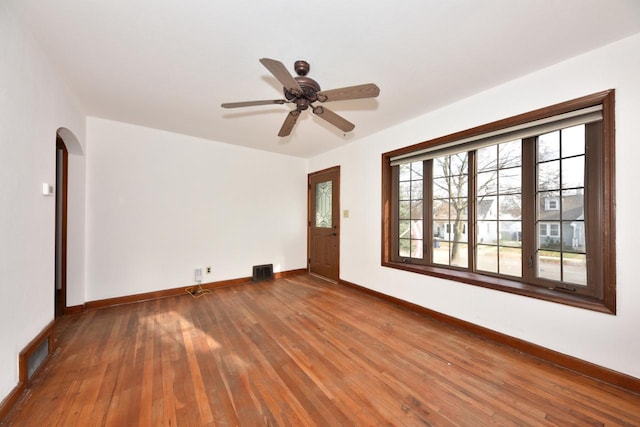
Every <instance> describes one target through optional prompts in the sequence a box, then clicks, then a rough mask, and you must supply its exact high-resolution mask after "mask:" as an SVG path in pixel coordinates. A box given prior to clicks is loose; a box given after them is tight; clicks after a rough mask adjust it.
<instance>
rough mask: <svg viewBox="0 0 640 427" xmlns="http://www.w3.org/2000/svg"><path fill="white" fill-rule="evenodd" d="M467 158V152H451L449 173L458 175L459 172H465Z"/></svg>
mask: <svg viewBox="0 0 640 427" xmlns="http://www.w3.org/2000/svg"><path fill="white" fill-rule="evenodd" d="M468 159H469V154H467V153H466V152H464V153H458V154H453V155H452V156H451V160H450V162H451V164H450V170H451V175H459V174H463V173H466V171H467V162H468Z"/></svg>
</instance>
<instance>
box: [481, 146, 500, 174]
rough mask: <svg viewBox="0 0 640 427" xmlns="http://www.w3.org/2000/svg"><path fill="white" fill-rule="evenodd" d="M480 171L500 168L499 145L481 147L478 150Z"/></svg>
mask: <svg viewBox="0 0 640 427" xmlns="http://www.w3.org/2000/svg"><path fill="white" fill-rule="evenodd" d="M476 153H477V156H476V159H477V163H478V172H482V171H489V170H496V169H497V168H498V147H497V146H495V145H492V146H490V147H484V148H480V149H479V150H478V151H477V152H476Z"/></svg>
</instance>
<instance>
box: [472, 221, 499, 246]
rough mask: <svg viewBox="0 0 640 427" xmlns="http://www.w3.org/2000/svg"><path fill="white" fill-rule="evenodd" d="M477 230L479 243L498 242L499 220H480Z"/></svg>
mask: <svg viewBox="0 0 640 427" xmlns="http://www.w3.org/2000/svg"><path fill="white" fill-rule="evenodd" d="M476 232H477V233H478V237H477V238H478V243H490V244H496V243H498V222H497V221H478V223H477V227H476Z"/></svg>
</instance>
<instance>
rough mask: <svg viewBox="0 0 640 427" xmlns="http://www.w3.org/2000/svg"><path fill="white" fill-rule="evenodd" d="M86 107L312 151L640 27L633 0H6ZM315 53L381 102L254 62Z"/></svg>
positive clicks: (323, 65)
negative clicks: (305, 85)
mask: <svg viewBox="0 0 640 427" xmlns="http://www.w3.org/2000/svg"><path fill="white" fill-rule="evenodd" d="M4 1H9V3H10V6H11V8H12V10H13V11H14V12H15V14H16V16H17V17H18V18H19V19H20V20H21V21H22V22H23V23H24V25H25V27H27V28H29V30H30V31H31V32H32V33H33V35H34V36H35V38H36V39H37V40H38V42H39V43H40V44H41V46H42V48H43V50H44V51H45V52H46V53H47V54H48V55H49V56H50V58H51V60H52V62H53V63H54V64H55V66H56V67H57V68H58V69H59V71H60V73H61V75H62V76H64V78H65V79H66V80H67V82H68V84H69V86H70V87H71V89H72V90H73V91H74V93H75V94H76V95H77V96H78V98H79V99H80V101H81V102H82V104H83V107H84V108H85V109H86V113H87V114H88V115H91V116H96V117H102V118H107V119H112V120H118V121H122V122H128V123H134V124H139V125H143V126H149V127H153V128H157V129H165V130H169V131H174V132H178V133H183V134H187V135H193V136H198V137H202V138H207V139H211V140H215V141H221V142H226V143H230V144H237V145H242V146H247V147H253V148H257V149H261V150H268V151H273V152H279V153H283V154H289V155H293V156H300V157H312V156H314V155H316V154H319V153H322V152H325V151H328V150H331V149H333V148H336V147H339V146H341V145H344V144H347V143H349V142H352V141H355V140H357V139H359V138H363V137H365V136H367V135H370V134H373V133H375V132H378V131H380V130H382V129H385V128H388V127H390V126H393V125H396V124H398V123H401V122H403V121H406V120H408V119H410V118H412V117H415V116H419V115H422V114H424V113H426V112H428V111H432V110H434V109H436V108H438V107H441V106H443V105H446V104H449V103H451V102H453V101H456V100H459V99H462V98H465V97H467V96H470V95H472V94H474V93H477V92H479V91H482V90H484V89H487V88H490V87H493V86H496V85H498V84H500V83H502V82H505V81H508V80H512V79H514V78H516V77H519V76H522V75H525V74H528V73H530V72H532V71H534V70H537V69H540V68H543V67H546V66H548V65H551V64H554V63H557V62H559V61H561V60H563V59H566V58H569V57H572V56H575V55H578V54H580V53H583V52H586V51H588V50H591V49H594V48H597V47H599V46H603V45H605V44H608V43H611V42H613V41H616V40H618V39H621V38H624V37H627V36H629V35H632V34H635V33H638V32H640V1H638V0H520V1H516V0H482V1H480V0H395V1H393V2H389V1H381V0H379V1H373V0H348V1H347V0H324V1H315V2H307V1H301V0H298V1H293V0H271V1H261V0H235V1H225V2H222V1H215V0H186V1H185V0H108V1H107V0H4ZM264 57H266V58H273V59H277V60H280V61H282V62H283V63H284V64H285V65H286V66H287V68H289V69H290V71H291V72H292V74H293V62H294V61H295V60H297V59H305V60H307V61H308V62H309V63H310V64H311V71H310V73H309V77H311V78H313V79H315V80H316V81H318V82H319V83H320V85H321V86H322V89H325V90H326V89H334V88H338V87H344V86H351V85H356V84H361V83H369V82H373V83H376V84H377V85H378V86H379V87H380V96H379V97H378V98H375V99H365V100H354V101H339V102H334V103H330V104H329V103H327V104H325V106H327V107H329V108H331V109H332V110H333V111H335V112H337V113H339V114H340V115H342V116H344V117H345V118H346V119H348V120H349V121H351V122H353V123H355V125H356V128H355V130H354V131H352V132H350V133H348V134H346V135H344V134H343V133H342V132H341V131H339V130H337V129H335V128H333V127H332V126H331V125H329V124H328V123H326V122H325V121H323V120H320V119H319V118H318V117H314V116H313V114H312V113H311V112H310V111H307V112H305V113H304V114H303V116H301V118H300V119H299V120H298V123H297V125H296V127H295V129H294V130H293V132H292V134H291V136H289V137H286V138H279V137H277V136H276V135H277V133H278V130H279V129H280V126H281V125H282V122H283V121H284V119H285V116H286V113H287V111H288V110H289V109H291V108H292V107H291V105H290V104H286V105H273V106H261V107H249V108H243V109H234V110H226V109H222V108H221V107H220V104H221V103H223V102H235V101H250V100H265V99H281V98H282V88H281V85H280V84H279V83H278V82H277V81H276V79H275V78H274V77H273V76H272V75H271V74H270V73H269V72H268V71H267V69H266V68H264V67H263V66H262V65H261V64H260V63H259V62H258V60H259V59H260V58H264Z"/></svg>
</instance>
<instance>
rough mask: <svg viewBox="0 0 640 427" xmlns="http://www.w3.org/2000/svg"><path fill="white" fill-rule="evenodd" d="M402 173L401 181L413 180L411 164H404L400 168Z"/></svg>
mask: <svg viewBox="0 0 640 427" xmlns="http://www.w3.org/2000/svg"><path fill="white" fill-rule="evenodd" d="M398 168H399V173H400V181H409V180H410V179H411V164H410V163H404V164H401V165H400V166H398Z"/></svg>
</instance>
